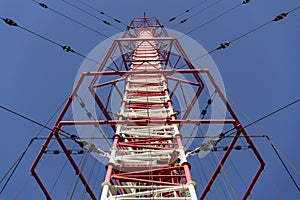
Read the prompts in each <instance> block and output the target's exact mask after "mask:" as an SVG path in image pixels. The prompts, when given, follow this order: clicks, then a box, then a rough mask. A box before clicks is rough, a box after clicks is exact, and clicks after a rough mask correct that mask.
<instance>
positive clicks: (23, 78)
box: [0, 0, 300, 200]
mask: <svg viewBox="0 0 300 200" xmlns="http://www.w3.org/2000/svg"><path fill="white" fill-rule="evenodd" d="M241 1H242V0H239V1H237V0H224V1H222V2H220V3H219V4H218V5H216V6H215V7H213V8H211V9H210V10H207V11H205V12H203V13H201V14H199V15H197V16H196V17H193V18H191V19H189V20H188V21H187V22H186V23H184V24H182V25H179V26H177V27H175V28H174V29H175V30H177V31H180V32H183V33H185V32H187V31H188V30H190V29H192V28H194V27H196V26H197V25H200V24H202V23H203V22H205V21H207V20H208V19H211V18H213V17H215V16H217V15H218V14H219V13H221V12H223V11H225V10H227V9H229V8H231V7H233V6H234V5H236V4H238V3H239V2H241ZM42 2H44V3H46V4H47V5H48V6H49V7H51V8H54V9H56V10H58V11H60V12H62V13H64V14H66V15H68V16H72V18H74V19H76V20H78V21H81V22H83V23H86V24H88V25H89V26H91V27H93V29H96V30H98V31H100V32H102V33H104V34H106V35H109V36H110V35H114V34H116V33H118V32H119V31H117V30H116V29H113V28H110V27H108V26H105V25H104V24H103V23H101V22H99V21H97V20H95V19H93V18H91V17H89V16H86V15H85V14H83V13H80V12H79V11H78V10H76V9H73V8H71V7H70V6H68V5H66V4H65V3H63V2H62V1H59V0H57V1H49V0H45V1H42ZM71 2H75V3H76V1H71ZM86 2H87V3H88V4H90V5H93V6H94V7H95V8H97V9H99V10H101V11H103V12H105V13H107V14H109V15H111V16H113V17H115V18H118V19H120V20H121V21H122V22H124V23H125V24H129V22H130V21H131V20H132V19H133V18H134V17H142V16H143V12H144V11H145V12H146V13H147V15H150V16H156V17H157V18H158V19H159V20H160V21H161V22H162V23H163V22H165V21H167V20H168V19H170V18H171V17H173V16H176V15H177V14H179V13H181V12H183V11H184V10H186V9H188V8H190V7H191V6H193V5H195V4H197V2H198V1H184V2H183V1H171V0H166V1H157V0H154V1H138V0H130V1H95V0H87V1H86ZM298 4H299V2H296V1H272V0H265V1H258V0H253V1H251V2H250V3H249V4H247V5H243V6H241V7H240V8H238V9H236V10H234V11H233V12H231V13H229V14H227V15H225V16H223V17H221V18H220V19H218V20H216V21H214V22H212V23H210V24H208V25H207V26H204V27H202V28H201V29H199V30H197V31H194V32H193V33H191V34H190V35H189V36H190V37H192V38H194V39H195V40H196V41H197V42H199V43H200V44H201V45H203V46H204V47H205V48H206V49H207V50H208V51H209V50H212V49H214V48H216V47H217V46H218V45H219V44H220V43H221V42H224V41H229V40H231V39H233V38H236V37H237V36H239V35H241V34H243V33H245V32H247V31H249V30H251V29H253V28H255V27H257V26H259V25H261V24H263V23H265V22H267V21H269V20H271V19H272V18H273V17H274V16H276V15H277V14H279V13H281V12H285V11H288V10H291V9H293V8H295V7H296V6H298ZM207 5H209V3H206V4H205V6H207ZM80 6H81V7H82V8H84V7H83V6H82V5H80ZM205 6H204V5H203V6H199V7H197V8H195V9H193V10H192V11H191V14H192V13H196V12H197V11H199V10H200V9H202V8H203V7H205ZM87 10H88V9H87ZM91 13H92V11H91ZM0 16H1V17H3V18H6V17H9V18H12V19H14V20H15V21H16V22H17V23H18V24H20V25H21V26H24V27H26V28H28V29H30V30H33V31H35V32H37V33H40V34H42V35H44V36H46V37H48V38H51V39H53V40H55V41H57V42H58V43H60V44H68V45H70V46H71V47H72V48H74V49H75V50H76V51H78V52H81V53H83V54H85V55H86V54H88V53H89V52H90V51H91V50H92V49H93V48H94V47H95V46H96V45H97V44H98V43H100V42H101V41H103V40H104V39H105V38H103V37H101V36H99V35H97V34H95V33H93V32H91V31H88V30H86V29H84V28H82V27H80V26H78V25H77V24H74V23H73V22H70V21H68V20H66V19H64V18H62V17H60V16H58V15H56V14H54V13H52V12H50V11H49V10H44V9H42V8H40V7H39V6H38V5H37V4H36V3H34V2H32V1H30V0H23V1H19V0H2V1H1V2H0ZM187 16H189V15H185V16H182V17H181V19H182V18H185V17H187ZM104 18H105V17H104ZM106 19H107V18H106ZM299 19H300V10H297V11H295V12H293V13H291V14H290V15H288V16H287V18H286V19H284V20H282V21H279V22H275V23H272V24H270V25H268V26H266V27H264V28H263V29H261V30H259V31H256V32H255V33H253V34H250V35H248V36H246V37H245V38H243V39H241V40H239V41H237V42H235V43H233V44H232V45H230V46H229V47H228V48H227V49H225V50H221V51H219V52H215V53H214V54H212V58H213V59H214V61H215V63H216V64H217V66H218V68H219V70H220V72H221V75H222V77H223V81H224V83H225V87H226V92H227V95H228V96H229V97H230V98H231V99H232V100H233V101H234V102H235V103H236V104H237V105H238V107H239V108H240V109H241V110H243V111H244V112H245V113H246V114H247V115H248V116H249V117H250V118H251V119H252V120H255V119H257V118H259V117H261V116H263V115H265V114H267V113H269V112H271V111H273V110H275V109H277V108H279V107H280V106H283V105H285V104H287V103H289V102H291V101H293V100H295V99H297V98H299V97H300V92H299V91H300V83H299V74H300V66H299V63H300V56H299V45H300V38H299V35H300V26H299ZM108 20H110V19H108ZM177 22H178V21H177ZM168 25H169V27H170V25H172V24H168ZM168 25H167V27H168ZM123 28H124V27H122V29H123ZM82 61H83V59H82V58H81V57H79V56H76V55H72V54H68V53H65V52H64V51H63V50H62V49H60V48H59V47H57V46H55V45H53V44H50V43H48V42H46V41H44V40H42V39H40V38H37V37H36V36H33V35H31V34H29V33H26V32H24V31H22V30H20V29H18V28H15V27H9V26H7V25H6V24H5V23H4V22H2V21H1V23H0V63H1V67H0V81H1V83H0V91H1V96H0V105H3V106H6V107H8V108H11V109H13V110H15V111H17V112H19V113H22V114H24V115H26V116H28V117H30V118H32V119H35V120H37V121H39V122H41V123H46V121H47V120H48V119H49V117H50V116H51V115H52V113H53V112H54V111H55V110H56V109H57V107H58V106H59V105H60V104H61V103H62V101H63V100H64V99H65V98H66V97H67V96H68V95H69V94H70V92H71V91H72V88H73V83H74V80H75V76H76V73H77V70H78V69H79V67H80V65H81V63H82ZM234 110H235V111H236V113H237V115H238V117H239V118H240V120H241V121H242V123H243V124H248V121H247V119H246V118H245V117H244V116H243V114H242V113H241V112H239V111H238V109H237V108H236V107H235V108H234ZM299 111H300V103H299V104H296V105H294V106H292V107H290V108H288V109H286V110H284V111H281V112H280V113H278V114H276V115H274V116H272V117H269V118H267V119H265V120H264V121H261V122H259V123H258V124H257V125H258V126H259V127H260V129H261V130H262V131H263V132H264V133H265V134H267V135H269V136H270V138H271V139H272V141H273V142H274V144H275V145H276V146H277V147H278V149H279V150H280V151H281V152H282V153H283V154H284V155H285V156H286V157H287V158H288V159H289V160H290V161H291V162H292V163H293V165H294V166H295V167H296V168H297V169H298V170H299V168H300V160H299V149H298V145H299V140H300V134H299V130H298V128H299V126H298V125H299V123H300V117H299V113H300V112H299ZM53 123H54V122H53V121H52V122H51V123H50V125H49V126H52V124H53ZM0 124H1V125H0V127H1V140H0V150H1V152H2V153H1V156H0V176H1V177H2V175H4V173H5V172H6V171H7V170H8V168H9V167H10V166H11V165H12V164H13V162H14V161H15V160H16V159H17V157H18V156H19V154H20V153H21V152H22V151H23V150H24V148H25V147H26V145H27V144H28V142H29V141H30V139H31V138H32V137H34V136H35V135H36V133H37V132H38V131H39V130H40V127H38V126H36V125H34V124H32V123H30V122H28V121H25V120H24V119H20V118H18V117H16V116H14V115H12V114H10V113H8V112H6V111H4V110H0ZM248 133H249V134H250V135H257V134H259V132H258V131H257V130H256V129H254V128H253V127H251V128H249V130H248ZM47 134H48V132H47V131H44V132H43V133H42V135H41V136H42V137H45V136H46V135H47ZM254 142H255V144H256V145H257V147H258V149H259V151H260V153H261V155H262V157H263V158H264V160H265V162H266V168H265V172H264V173H263V174H262V176H261V177H260V178H259V180H258V182H257V184H256V185H255V187H254V189H253V191H252V196H251V197H252V199H299V198H300V193H299V192H298V191H297V189H296V188H295V186H294V185H293V184H292V182H291V180H290V179H289V178H288V176H287V173H286V172H285V171H284V168H283V167H282V165H281V163H280V162H279V160H278V158H277V157H276V155H275V154H274V152H273V151H272V149H271V147H270V145H269V144H268V143H267V142H266V141H265V140H263V139H261V138H260V139H254ZM41 144H42V141H37V142H35V143H34V144H33V145H32V147H31V148H30V149H29V151H28V153H27V154H26V156H25V157H24V160H23V161H22V163H21V164H20V166H19V168H18V169H17V171H16V172H15V175H14V176H13V178H12V179H11V182H10V183H9V184H8V186H7V188H6V190H5V191H4V192H3V193H2V194H1V196H0V199H4V200H6V199H7V200H8V199H43V196H42V192H41V190H40V189H39V187H38V186H37V184H36V182H35V180H34V179H33V178H32V177H31V176H30V172H29V167H30V165H31V163H32V162H33V160H34V158H35V156H36V154H37V153H38V151H39V149H40V147H41ZM61 157H62V156H61ZM241 162H244V160H242V161H241ZM42 166H44V167H45V166H46V167H48V168H55V167H56V163H55V161H53V160H52V162H51V160H49V161H48V162H45V163H44V164H43V165H42ZM256 167H257V166H256V165H255V164H254V168H253V169H256ZM288 167H289V169H290V170H291V172H292V174H293V176H294V177H295V180H296V181H297V182H298V183H299V184H300V177H299V174H297V173H296V172H295V171H294V170H292V168H291V167H290V166H288ZM65 173H73V172H67V170H66V172H65ZM102 174H103V172H102ZM193 177H194V179H197V174H195V175H193ZM100 178H101V177H100ZM100 178H99V179H100ZM52 181H53V180H52ZM101 181H102V179H100V180H99V184H98V185H100V183H101ZM0 186H1V187H2V186H3V183H2V184H1V185H0ZM20 191H21V192H20ZM57 191H58V192H60V191H59V190H57ZM198 192H199V191H198ZM250 199H251V198H250Z"/></svg>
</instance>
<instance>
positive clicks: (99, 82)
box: [31, 16, 264, 200]
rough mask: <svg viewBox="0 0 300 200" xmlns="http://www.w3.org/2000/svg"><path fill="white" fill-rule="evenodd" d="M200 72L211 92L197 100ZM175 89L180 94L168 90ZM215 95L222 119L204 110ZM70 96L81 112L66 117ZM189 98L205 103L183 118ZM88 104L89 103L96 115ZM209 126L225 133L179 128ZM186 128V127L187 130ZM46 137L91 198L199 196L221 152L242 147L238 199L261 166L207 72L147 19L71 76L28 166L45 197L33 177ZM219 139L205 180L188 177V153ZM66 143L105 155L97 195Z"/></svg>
mask: <svg viewBox="0 0 300 200" xmlns="http://www.w3.org/2000/svg"><path fill="white" fill-rule="evenodd" d="M203 77H205V78H206V82H210V84H211V87H212V91H214V92H213V93H212V95H211V96H209V100H208V101H202V100H200V99H201V98H200V97H201V96H202V95H203V94H202V93H203V92H204V91H208V89H207V88H206V85H205V84H204V80H203ZM184 84H185V85H188V86H189V88H191V89H192V91H193V92H192V93H191V92H190V93H189V94H193V95H192V96H191V95H188V96H185V95H184V93H185V92H186V91H184V90H185V89H183V87H182V85H184ZM106 86H111V88H114V91H115V93H114V95H115V96H120V99H121V100H120V104H118V105H114V106H117V107H118V108H119V110H118V111H116V112H112V106H110V104H109V101H110V98H111V96H112V95H111V93H110V92H108V90H107V89H105V91H104V92H103V91H102V92H101V88H105V87H106ZM84 89H85V90H86V93H87V94H88V95H90V96H91V97H92V100H93V102H94V104H93V105H94V107H95V108H91V107H89V106H88V105H87V104H89V102H86V101H85V99H84V97H83V96H81V95H80V94H79V93H80V91H82V90H84ZM177 91H180V92H181V93H182V95H177V96H176V92H177ZM206 95H207V94H206ZM180 98H182V99H180ZM216 98H218V99H219V101H220V102H221V103H222V105H223V106H224V107H225V110H226V117H224V118H221V119H216V118H213V117H210V115H209V114H207V110H208V108H209V106H210V105H211V104H213V100H214V99H216ZM180 101H183V102H184V103H183V104H184V106H183V107H184V108H183V107H182V106H181V107H180V108H179V105H180ZM76 102H77V105H78V108H77V109H82V110H84V111H85V112H86V116H84V117H79V118H73V119H72V120H70V119H67V118H66V115H67V113H69V112H70V109H71V105H73V106H74V104H75V103H76ZM197 102H200V103H201V105H200V107H205V105H207V106H206V107H205V108H204V109H203V110H202V112H200V114H199V115H198V116H194V118H191V117H190V116H191V115H192V112H193V108H194V107H195V106H198V104H197ZM203 102H205V103H203ZM206 102H207V103H206ZM196 104H197V105H196ZM91 109H95V110H96V111H95V113H96V114H94V113H93V112H91V111H90V110H91ZM179 109H180V110H179ZM73 110H74V107H73ZM99 115H100V117H97V116H99ZM209 125H212V126H213V125H224V127H225V128H226V127H228V128H229V129H231V132H230V133H231V136H232V137H227V135H226V132H225V133H222V132H221V131H220V132H218V133H215V134H214V135H213V136H211V137H209V136H202V137H201V135H200V136H199V135H198V134H197V133H195V134H191V135H190V133H187V131H188V130H187V129H183V127H184V126H187V127H193V126H195V127H200V126H202V129H204V131H205V130H207V127H208V126H209ZM72 127H73V128H72ZM74 127H80V128H85V127H86V128H85V129H84V130H85V132H88V131H89V130H90V129H94V130H96V133H95V134H94V135H92V134H91V135H92V136H90V138H87V137H85V138H84V137H83V136H82V135H80V134H79V135H77V134H71V135H70V134H69V133H70V132H69V131H67V130H71V131H72V133H74V130H75V128H74ZM102 127H106V128H111V130H112V131H110V132H113V134H110V133H109V131H108V130H106V131H103V130H102ZM77 130H78V129H77ZM192 131H193V130H192V128H191V129H190V130H189V132H192ZM94 132H95V131H94ZM196 132H197V131H196ZM232 133H233V134H232ZM67 136H68V137H69V140H67V139H68V138H67V139H66V137H67ZM194 136H195V137H198V138H202V142H199V140H198V141H196V144H198V147H197V148H194V149H192V150H189V151H187V149H186V146H185V145H186V142H187V141H190V139H191V138H193V137H194ZM240 136H242V137H241V138H243V140H244V143H243V145H238V141H239V140H240V139H239V138H240ZM97 137H98V138H102V139H103V138H105V139H106V140H109V139H110V140H109V142H108V144H111V147H110V148H107V149H106V150H103V148H104V147H103V146H102V145H101V144H100V145H99V144H98V143H97V142H94V141H95V140H97ZM52 139H55V141H57V143H58V145H59V146H60V148H61V149H62V151H63V152H64V154H65V155H66V157H67V159H68V161H69V163H70V164H71V166H72V168H73V169H74V170H75V173H76V174H77V176H78V180H80V182H82V187H83V188H84V190H85V191H86V192H87V193H88V195H89V198H91V199H101V200H118V199H120V200H121V199H122V200H137V199H151V200H168V199H172V200H179V199H186V200H188V199H190V200H195V199H205V197H206V196H207V195H208V194H209V193H210V192H212V191H213V189H214V188H213V185H214V184H220V182H221V181H218V177H219V176H221V175H222V176H224V173H223V167H224V165H225V161H226V160H227V158H228V156H229V154H230V153H231V152H232V151H233V150H240V149H243V148H245V147H247V148H248V149H250V150H251V151H252V152H253V153H254V156H255V159H256V161H258V168H257V170H256V171H254V175H252V177H251V178H250V179H249V180H250V181H248V182H247V183H245V189H244V190H243V192H242V193H238V194H235V195H240V194H241V195H240V196H238V197H237V198H239V199H246V198H247V197H248V196H249V194H250V192H251V190H252V188H253V186H254V184H255V182H256V181H257V179H258V177H259V175H260V173H261V172H262V170H263V168H264V161H263V160H262V158H261V156H260V155H259V153H258V151H257V150H256V148H255V146H254V144H253V143H252V141H251V139H250V137H248V135H247V133H246V131H245V130H244V129H243V127H242V126H241V124H240V122H239V120H238V119H237V117H236V115H235V114H234V112H233V110H232V109H231V107H230V105H229V104H228V102H227V100H226V98H225V96H224V94H223V91H221V89H220V87H219V86H218V84H217V82H216V81H215V79H214V77H213V76H212V74H211V73H210V71H209V70H207V69H204V68H199V66H197V68H196V66H193V64H192V61H191V60H189V57H188V56H187V55H186V53H185V52H184V50H183V48H182V47H181V45H180V44H179V42H178V40H177V39H176V38H174V37H171V36H169V34H168V33H167V31H166V30H165V29H164V27H163V26H162V25H161V24H160V23H159V22H158V20H157V19H156V18H155V17H146V16H144V17H143V18H135V19H133V20H132V22H131V23H130V25H129V26H128V27H127V29H126V31H125V32H124V34H123V35H122V37H120V38H118V39H115V40H114V41H113V42H112V45H111V47H110V48H109V50H108V52H107V54H106V56H105V57H104V58H103V59H102V61H101V63H100V64H99V67H98V70H96V71H90V72H84V73H82V75H81V77H80V78H79V80H78V83H77V85H76V86H75V87H74V90H73V92H72V94H71V95H70V97H69V100H68V102H67V104H66V106H65V107H64V109H63V111H62V112H61V114H60V116H59V118H58V120H57V122H56V124H55V126H54V127H53V129H52V131H51V132H50V134H49V136H48V137H47V139H46V140H45V143H44V144H43V146H42V149H41V151H40V152H39V154H38V155H37V158H36V160H35V161H34V163H33V165H32V168H31V172H32V175H33V176H34V178H35V179H36V181H37V183H38V185H39V186H40V187H41V189H42V191H43V193H44V194H45V196H46V198H47V199H56V198H54V197H52V194H51V192H49V188H47V186H46V184H44V181H43V178H42V177H40V176H39V173H38V171H39V170H38V169H37V168H38V166H37V164H38V163H39V162H40V161H41V158H42V156H43V154H44V153H45V152H47V151H48V150H49V144H50V142H51V140H52ZM223 141H225V142H224V143H223V146H222V147H220V148H222V151H223V154H222V155H221V156H220V158H219V159H218V161H217V162H215V163H214V164H212V166H214V169H213V170H212V171H211V172H210V171H208V172H207V174H206V179H207V180H205V178H202V177H201V175H198V174H196V173H195V174H194V178H192V175H191V168H194V167H198V165H199V166H200V165H201V164H200V163H201V159H199V158H197V159H198V161H197V162H193V164H190V163H189V160H188V159H190V157H191V159H192V156H193V155H195V154H198V153H201V152H212V153H216V152H217V151H218V150H219V147H218V145H217V144H220V143H222V142H223ZM74 142H76V143H77V144H79V145H80V147H82V148H83V149H84V150H85V151H86V152H88V153H90V154H93V155H94V156H95V157H97V156H102V157H105V158H106V159H107V164H106V172H105V173H106V175H105V179H104V180H103V182H102V184H101V182H100V181H99V182H98V188H97V190H98V191H99V190H100V189H99V188H100V187H101V192H100V193H99V192H98V195H96V194H97V192H95V189H93V188H92V187H91V183H90V181H89V180H88V178H87V176H88V175H86V173H85V172H84V171H82V168H81V167H79V165H80V164H79V161H78V159H77V158H75V156H74V155H73V154H72V151H71V150H70V149H72V147H73V146H74ZM226 143H227V144H228V145H226ZM77 146H78V145H77ZM218 155H219V154H218ZM195 157H196V156H195ZM194 165H195V166H194ZM103 173H104V171H103ZM222 173H223V174H222ZM226 176H227V175H226ZM199 182H201V184H202V186H201V185H199V184H198V183H199ZM196 185H197V187H196ZM196 191H197V192H196ZM99 194H101V195H100V196H99ZM197 195H198V197H197ZM96 196H98V197H96ZM70 198H71V197H70Z"/></svg>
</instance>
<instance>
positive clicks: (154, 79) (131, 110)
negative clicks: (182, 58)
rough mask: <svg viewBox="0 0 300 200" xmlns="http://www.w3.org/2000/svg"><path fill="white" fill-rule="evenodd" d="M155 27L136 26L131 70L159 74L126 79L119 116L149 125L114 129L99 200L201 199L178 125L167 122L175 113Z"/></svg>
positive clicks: (133, 125) (138, 124)
mask: <svg viewBox="0 0 300 200" xmlns="http://www.w3.org/2000/svg"><path fill="white" fill-rule="evenodd" d="M154 29H156V27H151V26H145V27H136V30H135V33H136V38H135V40H136V41H137V42H136V43H135V50H134V53H133V56H132V62H131V64H130V70H131V71H133V72H134V71H137V70H141V71H157V73H152V74H147V73H142V74H139V73H135V74H131V75H128V76H127V78H126V83H125V93H124V97H123V101H122V105H121V108H120V113H119V120H127V121H129V122H130V121H131V120H137V119H138V120H140V119H145V120H146V121H144V122H141V123H138V122H137V123H132V124H117V125H116V134H115V137H114V143H113V147H112V152H111V156H110V161H109V164H108V169H107V174H106V178H105V181H104V182H103V184H102V186H103V191H102V196H101V200H105V199H108V200H112V199H141V198H143V199H174V200H175V199H197V197H196V192H195V183H194V182H193V181H192V178H191V174H190V169H189V164H188V162H187V160H186V156H185V150H184V147H183V145H182V142H181V137H180V132H179V128H178V124H171V125H169V124H168V123H167V121H168V120H174V119H175V113H174V109H173V106H172V102H171V100H170V96H169V92H168V85H167V82H166V79H165V76H164V74H162V73H160V71H161V70H163V65H162V63H161V62H160V57H159V54H158V51H157V46H156V44H155V41H154V35H153V33H154V32H155V30H154ZM160 39H161V40H163V39H164V38H160ZM152 120H161V122H159V123H155V122H152Z"/></svg>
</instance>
